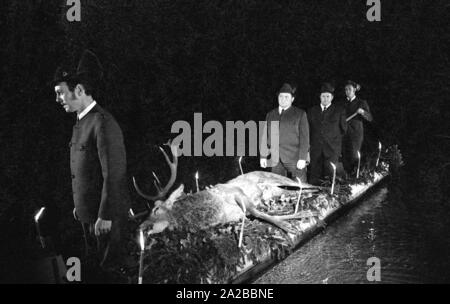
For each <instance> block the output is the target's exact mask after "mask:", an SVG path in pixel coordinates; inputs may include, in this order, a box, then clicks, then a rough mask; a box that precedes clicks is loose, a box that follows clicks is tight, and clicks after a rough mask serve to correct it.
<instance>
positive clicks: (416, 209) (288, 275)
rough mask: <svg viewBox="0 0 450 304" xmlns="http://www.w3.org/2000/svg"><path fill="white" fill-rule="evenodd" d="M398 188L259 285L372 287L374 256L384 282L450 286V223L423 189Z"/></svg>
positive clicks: (347, 217) (294, 256)
mask: <svg viewBox="0 0 450 304" xmlns="http://www.w3.org/2000/svg"><path fill="white" fill-rule="evenodd" d="M388 187H389V188H388ZM395 187H396V186H394V187H393V186H392V185H390V186H385V187H384V188H381V189H380V190H379V191H377V192H376V193H375V194H373V195H372V196H371V197H369V198H367V199H366V200H365V201H364V202H362V203H361V205H359V206H357V207H356V208H354V209H353V210H351V211H350V212H349V213H348V214H346V215H344V216H343V217H342V218H340V219H339V220H338V221H337V222H335V223H333V224H332V225H330V226H328V228H327V229H326V230H325V231H324V232H323V233H322V234H320V235H318V236H316V237H315V238H314V239H312V240H311V241H309V242H308V243H307V244H305V245H304V246H303V247H301V248H300V249H299V250H298V251H296V252H295V253H293V254H292V255H291V256H290V257H288V258H287V259H286V260H284V261H283V262H281V263H280V264H278V265H277V266H275V267H274V268H273V269H271V270H270V271H268V272H267V273H266V274H264V275H263V276H262V277H260V278H259V279H258V280H257V281H256V283H287V284H289V283H316V284H323V283H328V284H334V283H369V282H368V280H367V270H368V269H369V267H370V266H367V264H366V263H367V260H368V259H369V258H370V257H377V258H379V259H380V261H381V283H433V282H440V283H443V282H449V281H450V278H449V274H450V262H449V259H448V257H449V253H450V245H449V241H448V240H449V238H448V231H449V229H450V226H446V227H445V225H444V223H445V221H447V222H448V220H447V219H443V214H442V212H441V211H442V210H440V209H436V208H435V209H433V207H432V206H433V205H431V201H428V206H424V204H425V202H424V201H423V198H424V197H425V196H420V197H419V196H418V195H417V193H418V191H417V189H416V192H412V193H416V195H412V196H411V195H408V196H407V195H403V193H411V192H410V190H411V189H398V188H395ZM433 195H435V194H433ZM411 199H415V201H411ZM424 207H428V208H424ZM430 210H434V211H433V212H430Z"/></svg>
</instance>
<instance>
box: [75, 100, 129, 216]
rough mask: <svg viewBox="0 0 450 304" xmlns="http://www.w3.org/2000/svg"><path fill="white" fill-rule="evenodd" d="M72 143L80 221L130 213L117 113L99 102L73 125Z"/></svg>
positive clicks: (77, 207)
mask: <svg viewBox="0 0 450 304" xmlns="http://www.w3.org/2000/svg"><path fill="white" fill-rule="evenodd" d="M69 146H70V169H71V174H72V191H73V200H74V204H75V209H76V212H77V215H78V217H79V219H80V221H82V222H85V223H92V222H95V221H96V219H97V218H101V219H103V220H113V221H114V219H117V218H118V217H123V216H124V215H125V216H126V214H127V212H128V210H129V206H130V198H129V192H128V186H127V176H126V167H127V163H126V152H125V145H124V140H123V135H122V131H121V129H120V127H119V125H118V123H117V122H116V120H115V119H114V117H113V116H112V115H111V114H110V113H109V112H107V111H106V110H104V109H103V108H101V107H100V106H99V105H98V104H97V105H95V106H94V107H93V108H92V109H91V110H90V111H89V112H88V113H87V114H86V116H84V117H83V118H82V119H81V120H79V121H77V123H76V124H75V126H74V127H73V133H72V140H71V142H70V144H69Z"/></svg>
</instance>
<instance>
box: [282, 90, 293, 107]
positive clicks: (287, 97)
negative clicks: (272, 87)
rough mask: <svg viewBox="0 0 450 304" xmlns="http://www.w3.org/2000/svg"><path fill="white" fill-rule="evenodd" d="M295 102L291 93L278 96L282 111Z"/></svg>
mask: <svg viewBox="0 0 450 304" xmlns="http://www.w3.org/2000/svg"><path fill="white" fill-rule="evenodd" d="M293 101H294V97H293V96H292V95H291V94H290V93H280V94H278V104H279V105H280V107H281V108H282V109H286V108H288V107H290V106H291V104H292V102H293Z"/></svg>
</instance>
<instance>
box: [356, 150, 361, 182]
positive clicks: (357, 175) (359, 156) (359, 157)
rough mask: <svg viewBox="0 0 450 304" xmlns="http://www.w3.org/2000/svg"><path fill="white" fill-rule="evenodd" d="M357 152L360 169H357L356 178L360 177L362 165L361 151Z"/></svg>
mask: <svg viewBox="0 0 450 304" xmlns="http://www.w3.org/2000/svg"><path fill="white" fill-rule="evenodd" d="M357 153H358V169H357V170H356V178H359V168H360V166H361V153H359V151H358V152H357Z"/></svg>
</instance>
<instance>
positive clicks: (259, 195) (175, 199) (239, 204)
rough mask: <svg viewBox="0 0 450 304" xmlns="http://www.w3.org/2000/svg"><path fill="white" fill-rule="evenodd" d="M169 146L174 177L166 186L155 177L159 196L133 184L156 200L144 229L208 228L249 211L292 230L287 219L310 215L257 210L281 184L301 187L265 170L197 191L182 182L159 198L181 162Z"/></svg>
mask: <svg viewBox="0 0 450 304" xmlns="http://www.w3.org/2000/svg"><path fill="white" fill-rule="evenodd" d="M168 145H169V146H170V147H171V151H172V155H173V161H170V159H169V157H168V156H167V154H166V152H165V151H164V150H163V149H162V148H161V151H162V152H163V154H164V157H165V158H166V161H167V163H168V164H169V167H170V169H171V177H170V179H169V182H168V183H167V185H166V186H165V187H161V185H160V184H159V179H158V178H157V177H156V176H155V178H156V182H155V186H156V188H157V189H158V195H156V196H149V195H146V194H144V193H143V192H142V191H141V190H140V189H139V187H138V186H137V184H136V181H134V186H135V188H136V190H137V192H138V193H139V194H140V195H141V196H143V197H144V198H146V199H149V200H151V201H155V206H154V208H153V209H152V211H151V212H150V215H149V216H148V218H147V219H146V220H145V221H144V222H143V223H142V224H141V229H143V230H146V231H147V232H148V233H149V234H153V233H159V232H162V231H163V230H165V229H166V228H169V229H174V228H180V227H183V228H188V229H193V230H201V229H206V228H208V227H212V226H216V225H219V224H224V223H229V222H236V221H240V220H242V218H243V217H244V216H247V215H248V214H251V215H253V216H254V217H256V218H259V219H262V220H264V221H267V222H270V223H271V224H273V225H275V226H278V227H279V228H281V229H283V230H285V231H286V232H293V231H292V230H290V228H289V225H288V224H287V223H286V222H284V220H287V219H294V218H302V217H305V216H311V215H310V214H307V215H305V214H303V213H296V214H293V215H288V216H271V215H268V214H266V213H263V212H261V211H258V210H257V207H258V205H259V204H260V203H261V201H263V200H268V199H272V198H275V197H277V196H280V195H281V194H282V193H283V192H284V191H286V190H284V189H282V188H281V187H282V186H289V187H295V188H297V189H299V186H300V185H299V184H298V183H296V182H294V181H292V180H291V179H289V178H287V177H284V176H281V175H277V174H274V173H270V172H264V171H254V172H249V173H246V174H242V175H240V176H238V177H236V178H234V179H232V180H230V181H228V182H227V183H223V184H217V185H215V186H213V187H211V188H208V189H205V190H203V191H200V192H197V193H194V194H186V193H184V191H183V190H184V186H183V185H181V186H179V187H178V188H177V189H176V190H175V191H173V192H172V193H171V194H170V196H169V197H168V198H167V199H165V200H163V201H162V200H160V199H161V198H164V197H166V195H167V193H168V191H169V190H170V188H171V187H172V186H173V184H174V182H175V179H176V169H177V164H178V159H177V156H176V155H177V151H176V147H175V146H173V145H171V144H170V142H169V143H168ZM302 188H303V192H311V191H317V188H318V187H315V186H312V185H308V184H302ZM244 211H245V212H244Z"/></svg>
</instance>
